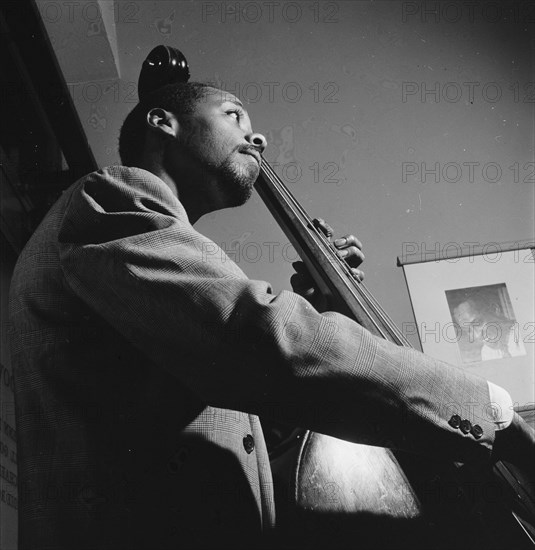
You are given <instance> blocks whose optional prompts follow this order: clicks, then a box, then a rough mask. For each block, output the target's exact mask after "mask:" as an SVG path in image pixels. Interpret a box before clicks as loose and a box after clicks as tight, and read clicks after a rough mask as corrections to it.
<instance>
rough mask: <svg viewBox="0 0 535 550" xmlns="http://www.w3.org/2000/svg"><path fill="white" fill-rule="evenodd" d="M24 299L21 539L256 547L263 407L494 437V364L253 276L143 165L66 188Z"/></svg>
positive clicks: (452, 446) (16, 331) (307, 418)
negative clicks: (382, 331) (439, 356)
mask: <svg viewBox="0 0 535 550" xmlns="http://www.w3.org/2000/svg"><path fill="white" fill-rule="evenodd" d="M10 316H11V323H12V330H11V336H12V339H11V342H12V356H13V367H14V369H13V370H14V376H15V384H16V415H17V428H18V438H19V442H18V446H19V498H20V502H21V508H20V548H21V549H26V548H32V549H33V548H43V549H44V548H47V549H51V548H54V549H56V548H58V549H59V548H62V549H63V548H65V549H67V548H68V549H69V550H72V549H73V548H76V549H82V548H98V549H100V550H103V549H108V548H109V549H112V548H113V549H119V548H121V549H123V548H124V549H129V550H134V549H145V548H152V549H158V550H161V549H164V548H178V547H185V548H189V547H191V546H206V547H214V544H215V542H217V543H218V544H219V545H220V546H221V547H223V548H226V547H229V546H232V547H239V546H240V545H243V546H248V547H250V546H251V541H253V540H256V539H255V537H257V535H258V534H260V533H261V532H262V531H266V530H269V528H270V527H272V526H273V525H274V522H275V511H274V503H273V487H272V478H271V472H270V466H269V461H268V456H267V451H266V446H265V443H264V438H263V434H262V429H261V426H260V423H259V421H258V418H257V416H256V415H266V416H269V417H272V418H275V419H277V420H284V419H287V420H289V421H290V422H291V423H292V424H294V425H300V426H304V427H307V428H310V429H312V430H315V431H318V432H322V433H326V434H329V435H333V436H335V437H341V438H345V439H348V440H351V441H355V442H361V443H368V444H372V445H381V446H389V447H391V448H397V449H402V450H407V451H414V452H418V453H424V454H425V453H427V454H430V455H431V454H433V455H437V454H438V455H441V456H445V457H450V458H453V459H458V460H486V459H487V458H488V456H489V454H490V450H491V448H492V443H493V440H494V430H495V426H494V424H493V422H492V417H491V415H489V414H487V412H486V411H487V410H488V409H487V407H488V402H489V394H488V386H487V383H486V381H485V380H482V379H479V378H476V377H472V376H469V375H467V373H465V372H463V371H461V370H459V369H457V368H454V367H451V366H449V365H446V364H444V363H442V362H439V361H436V360H433V359H430V358H428V357H426V356H424V355H423V354H421V353H419V352H417V351H414V350H410V349H404V348H399V347H397V346H394V345H392V344H390V343H388V342H386V341H384V340H382V339H380V338H376V337H374V336H372V335H371V334H370V333H368V332H367V331H366V330H364V329H363V328H362V327H360V326H359V325H358V324H356V323H355V322H353V321H351V320H350V319H348V318H346V317H344V316H342V315H339V314H337V313H332V312H328V313H324V314H320V313H318V312H317V311H316V310H315V309H314V308H312V307H311V306H310V304H309V303H308V302H307V301H306V300H305V299H303V298H301V297H300V296H298V295H296V294H294V293H292V292H287V291H284V292H281V293H280V294H278V295H274V294H273V293H272V290H271V288H270V286H269V284H268V283H266V282H262V281H253V280H249V279H248V278H247V277H246V276H245V275H244V273H243V272H242V271H241V270H240V269H239V268H238V267H237V266H236V264H234V263H233V262H232V261H231V260H230V259H229V258H228V257H227V256H226V255H225V254H224V253H223V251H222V250H221V249H220V248H219V247H218V246H217V245H216V244H215V243H214V242H212V241H211V240H209V239H207V238H206V237H204V236H203V235H201V234H199V233H198V232H196V231H195V230H194V229H193V228H192V226H191V225H190V223H189V221H188V218H187V215H186V212H185V210H184V208H183V206H182V205H181V203H180V202H179V200H178V199H177V198H176V197H175V196H174V195H173V194H172V192H171V191H170V189H169V188H168V187H167V186H166V185H165V184H164V183H163V182H162V181H161V180H160V179H159V178H158V177H156V176H155V175H153V174H152V173H150V172H147V171H145V170H142V169H137V168H127V167H122V166H112V167H108V168H105V169H102V170H100V171H98V172H94V173H91V174H89V175H87V176H86V177H84V178H82V179H81V180H79V181H78V182H76V183H75V184H74V185H73V186H72V187H71V188H70V189H69V190H67V191H66V192H65V193H64V194H63V196H62V197H61V198H60V200H59V201H58V202H57V203H56V205H55V206H54V207H53V208H52V209H51V211H50V212H49V214H48V215H47V217H46V218H45V220H44V221H43V222H42V224H41V225H40V227H39V228H38V230H37V231H36V232H35V234H34V235H33V237H32V238H31V240H30V241H29V243H28V244H27V246H26V248H25V250H24V251H23V253H22V254H21V256H20V258H19V260H18V263H17V266H16V269H15V273H14V276H13V280H12V286H11V294H10ZM453 412H455V413H457V414H459V415H460V416H461V417H463V418H469V419H471V420H472V421H473V422H477V423H478V424H480V425H481V427H482V428H483V435H482V437H481V438H479V439H476V438H475V437H473V436H472V435H471V434H464V433H462V432H461V431H460V430H458V429H456V428H455V427H452V426H450V425H449V423H448V420H449V419H450V418H451V415H452V413H453Z"/></svg>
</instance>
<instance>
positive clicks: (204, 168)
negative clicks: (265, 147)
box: [168, 88, 261, 207]
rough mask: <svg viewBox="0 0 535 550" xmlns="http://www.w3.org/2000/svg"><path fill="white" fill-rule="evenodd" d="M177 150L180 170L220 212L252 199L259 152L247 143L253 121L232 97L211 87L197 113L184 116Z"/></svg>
mask: <svg viewBox="0 0 535 550" xmlns="http://www.w3.org/2000/svg"><path fill="white" fill-rule="evenodd" d="M180 128H181V129H180V133H179V137H178V143H177V144H178V149H177V148H176V147H173V148H172V149H171V150H170V151H169V152H168V157H169V154H170V155H172V156H173V157H174V158H168V160H169V162H171V163H173V162H174V163H176V165H177V166H179V171H180V172H181V173H182V174H186V175H187V176H186V177H188V178H191V179H192V180H193V181H191V182H190V183H191V184H193V185H195V186H196V192H200V193H206V194H208V195H207V199H208V200H212V201H214V204H215V205H217V206H218V207H229V206H239V205H241V204H244V203H245V202H246V201H247V200H248V199H249V197H250V196H251V193H252V189H253V185H254V182H255V181H256V178H257V177H258V174H259V172H260V162H261V160H260V153H259V151H258V150H256V149H255V148H254V147H253V146H252V145H251V143H250V142H249V141H248V139H249V138H250V136H251V135H252V134H253V131H252V128H251V121H250V120H249V116H248V114H247V112H246V111H245V109H244V108H243V105H242V104H241V102H240V101H239V100H238V99H237V98H236V97H235V96H234V95H232V94H230V93H228V92H224V91H222V90H217V89H215V88H208V89H207V94H206V95H205V96H204V97H203V98H201V99H200V100H199V101H198V102H197V106H196V108H195V111H194V112H193V113H192V114H190V115H186V116H184V117H180Z"/></svg>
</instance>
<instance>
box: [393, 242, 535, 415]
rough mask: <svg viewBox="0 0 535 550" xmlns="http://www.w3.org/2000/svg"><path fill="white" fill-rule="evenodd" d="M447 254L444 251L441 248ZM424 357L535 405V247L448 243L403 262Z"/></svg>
mask: <svg viewBox="0 0 535 550" xmlns="http://www.w3.org/2000/svg"><path fill="white" fill-rule="evenodd" d="M439 249H440V253H438V250H439ZM398 265H399V266H401V267H403V272H404V275H405V280H406V283H407V288H408V291H409V295H410V299H411V304H412V308H413V312H414V317H415V327H408V326H406V327H405V331H406V332H409V330H411V329H412V330H416V331H417V334H418V337H419V339H420V344H421V347H422V351H423V352H424V353H427V354H429V355H431V356H433V357H436V358H437V359H441V360H443V361H446V362H448V363H451V364H454V365H457V366H460V367H462V368H464V369H466V370H467V371H469V372H471V373H473V374H477V375H480V376H482V377H484V378H487V379H488V380H490V381H491V382H494V383H496V384H498V385H500V386H502V387H504V388H505V389H506V390H507V391H509V393H510V394H511V396H512V398H513V402H514V405H515V408H517V409H524V408H527V407H529V408H532V407H533V404H534V402H535V374H534V371H535V358H534V347H535V346H534V342H535V322H534V321H535V311H534V310H535V296H534V281H535V269H534V267H535V263H534V243H533V241H522V242H517V243H488V244H486V245H484V246H473V245H470V246H461V245H459V244H457V243H448V245H444V246H443V247H437V248H436V249H435V250H434V251H429V250H427V251H426V253H425V254H424V253H421V252H420V251H418V252H412V253H410V254H405V255H403V256H401V257H399V258H398Z"/></svg>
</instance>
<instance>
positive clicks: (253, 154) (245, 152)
mask: <svg viewBox="0 0 535 550" xmlns="http://www.w3.org/2000/svg"><path fill="white" fill-rule="evenodd" d="M241 152H242V153H243V154H244V155H250V156H251V157H254V159H255V160H256V162H257V163H258V166H260V164H261V163H262V159H261V157H260V153H259V152H258V151H251V150H247V151H241Z"/></svg>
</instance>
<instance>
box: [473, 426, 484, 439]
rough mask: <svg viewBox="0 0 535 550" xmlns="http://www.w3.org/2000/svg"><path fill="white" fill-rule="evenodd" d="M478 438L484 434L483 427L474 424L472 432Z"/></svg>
mask: <svg viewBox="0 0 535 550" xmlns="http://www.w3.org/2000/svg"><path fill="white" fill-rule="evenodd" d="M470 433H471V434H472V435H473V436H474V437H475V438H476V439H479V438H480V437H481V436H482V435H483V428H482V427H481V426H480V425H479V424H476V425H475V426H472V431H471V432H470Z"/></svg>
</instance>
